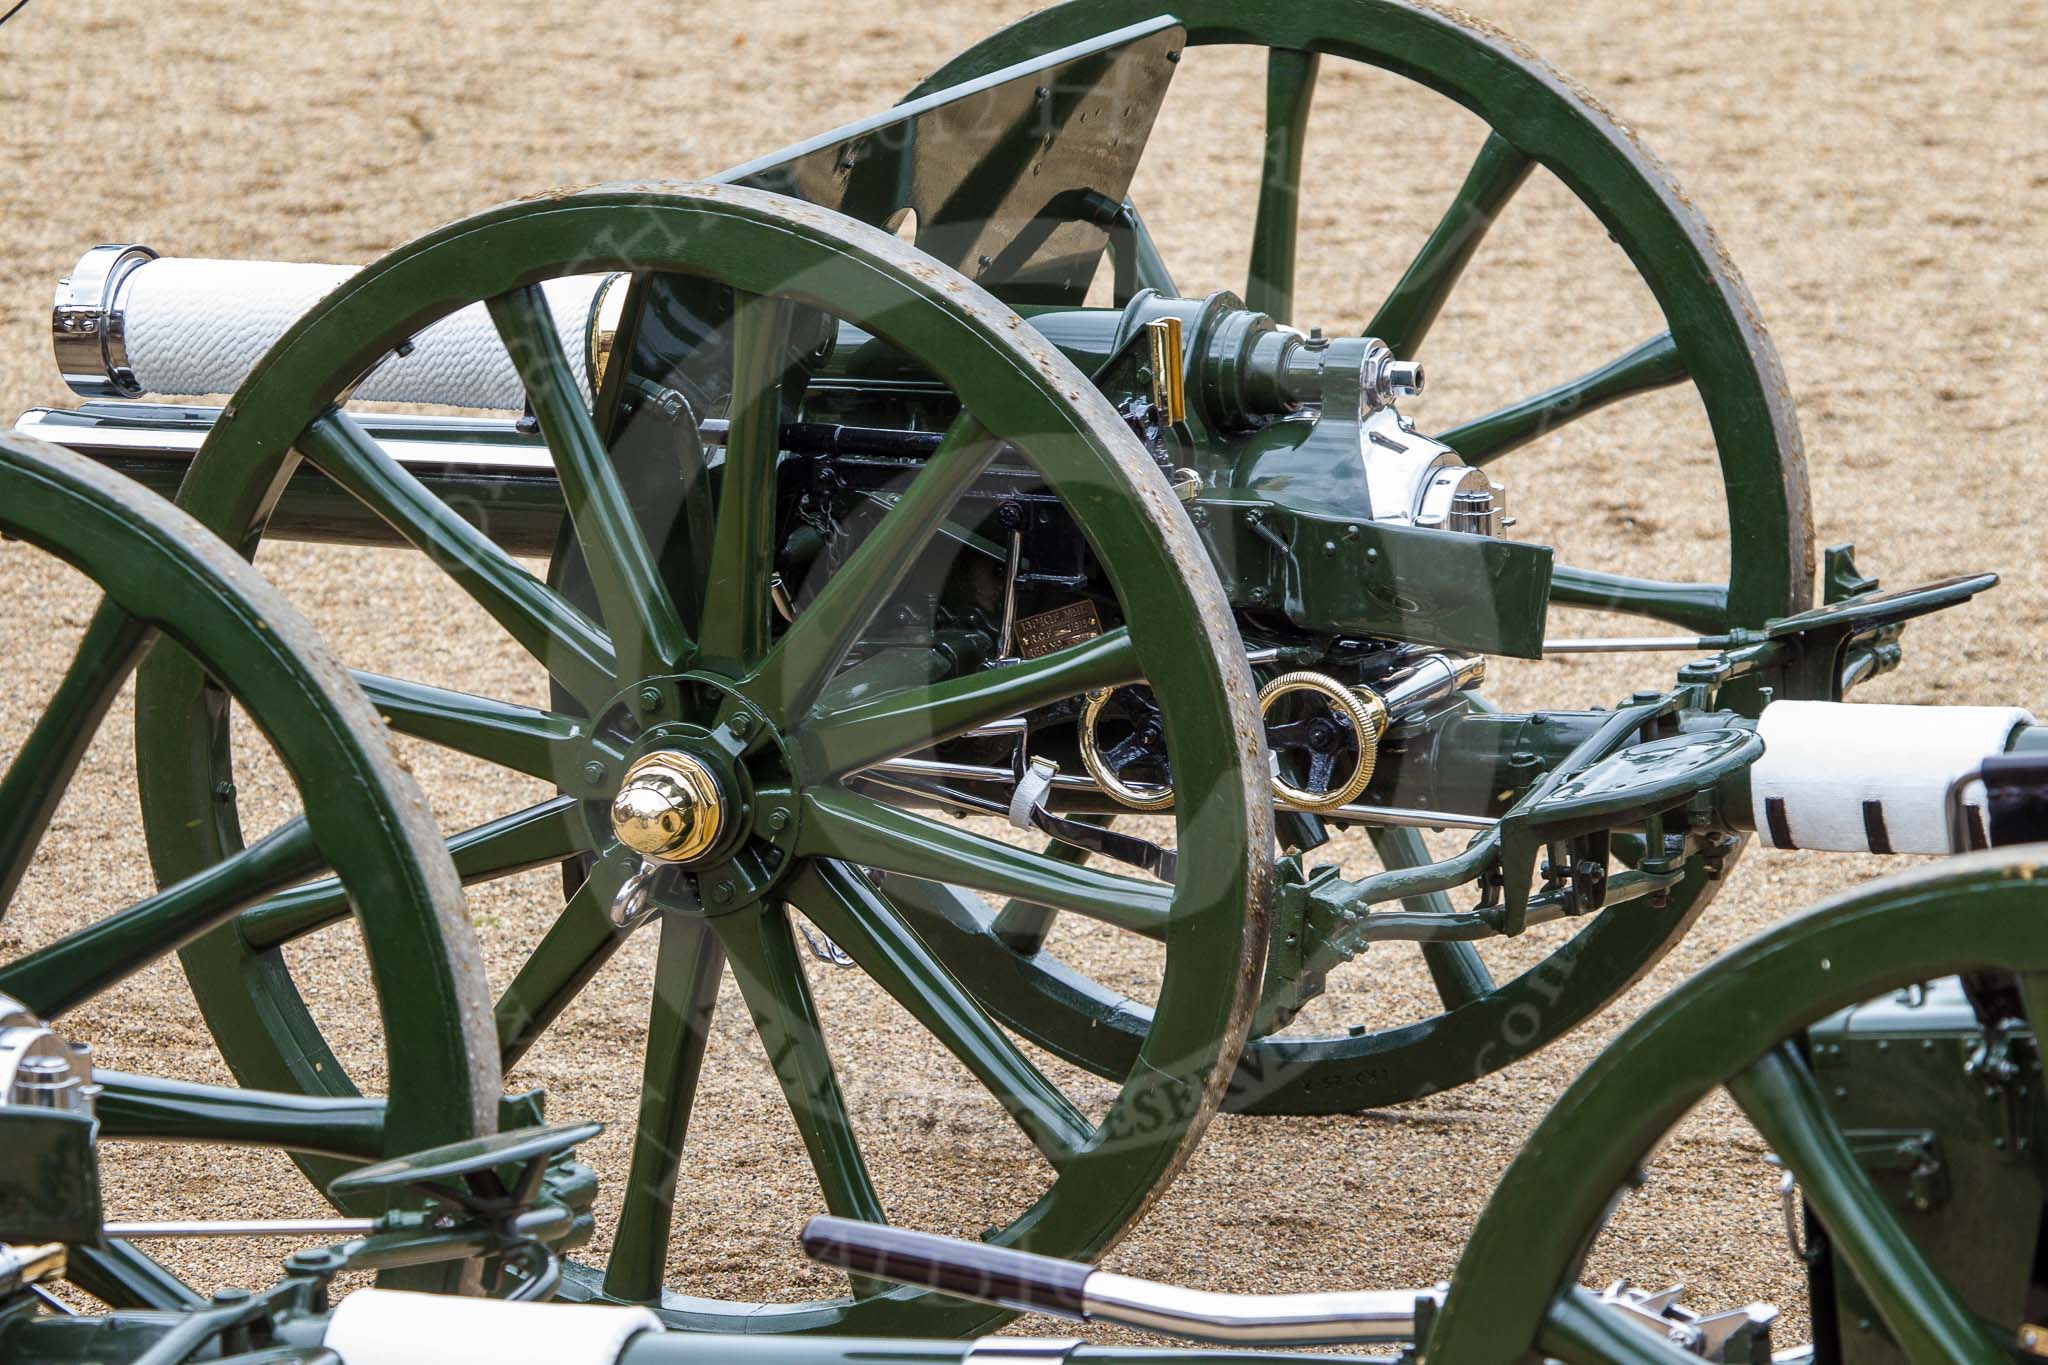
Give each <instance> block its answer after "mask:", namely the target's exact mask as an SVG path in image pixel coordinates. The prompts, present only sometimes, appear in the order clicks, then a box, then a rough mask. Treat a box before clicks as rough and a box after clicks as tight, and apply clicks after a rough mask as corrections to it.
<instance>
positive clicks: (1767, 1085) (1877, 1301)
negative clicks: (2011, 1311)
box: [1728, 1043, 2012, 1365]
mask: <svg viewBox="0 0 2048 1365" xmlns="http://www.w3.org/2000/svg"><path fill="white" fill-rule="evenodd" d="M1728 1093H1729V1094H1730V1095H1732V1096H1734V1097H1735V1102H1736V1103H1737V1104H1739V1105H1741V1106H1742V1111H1743V1113H1744V1114H1746V1115H1748V1116H1749V1121H1750V1122H1751V1123H1753V1124H1754V1125H1756V1130H1757V1132H1758V1133H1760V1134H1761V1135H1762V1136H1763V1139H1764V1141H1765V1142H1768V1143H1769V1144H1770V1145H1771V1150H1772V1151H1774V1152H1776V1153H1777V1154H1778V1157H1779V1158H1780V1159H1781V1160H1782V1161H1783V1162H1784V1163H1785V1165H1786V1166H1787V1167H1788V1168H1789V1169H1790V1170H1791V1172H1792V1174H1793V1175H1794V1176H1796V1177H1798V1180H1799V1189H1800V1193H1801V1194H1802V1195H1803V1196H1804V1197H1805V1199H1806V1202H1807V1205H1808V1206H1809V1207H1810V1208H1812V1209H1813V1211H1814V1213H1815V1214H1816V1216H1818V1217H1819V1219H1820V1221H1821V1222H1822V1223H1823V1224H1824V1225H1826V1227H1827V1230H1828V1241H1829V1244H1830V1245H1831V1246H1833V1248H1834V1249H1835V1250H1836V1251H1837V1252H1839V1253H1840V1254H1841V1256H1842V1259H1843V1260H1844V1261H1846V1262H1847V1263H1848V1266H1849V1268H1850V1269H1851V1270H1852V1271H1854V1272H1855V1275H1856V1280H1857V1283H1859V1284H1860V1285H1862V1286H1863V1289H1864V1291H1865V1292H1866V1293H1867V1294H1869V1296H1870V1300H1871V1303H1872V1305H1873V1306H1874V1307H1876V1309H1877V1311H1878V1313H1879V1315H1880V1316H1882V1317H1883V1318H1884V1322H1885V1326H1886V1327H1888V1328H1890V1329H1891V1333H1892V1336H1893V1338H1894V1339H1895V1340H1896V1341H1897V1342H1898V1343H1899V1346H1900V1348H1901V1350H1902V1351H1903V1352H1904V1354H1905V1356H1906V1358H1907V1359H1909V1360H1941V1361H1955V1362H1975V1363H1976V1365H1993V1362H2004V1361H2010V1360H2011V1359H2012V1353H2011V1350H2010V1349H2009V1348H2005V1347H2000V1346H1999V1345H1998V1344H1997V1343H1996V1342H1994V1341H1993V1340H1991V1339H1990V1337H1989V1335H1988V1334H1987V1333H1986V1331H1985V1329H1984V1327H1983V1325H1982V1324H1981V1323H1980V1322H1979V1320H1978V1318H1977V1316H1976V1315H1975V1314H1974V1313H1972V1312H1971V1311H1970V1308H1969V1306H1968V1305H1967V1304H1965V1303H1964V1302H1963V1301H1962V1299H1961V1298H1960V1297H1959V1296H1958V1295H1957V1294H1956V1292H1955V1291H1954V1290H1953V1289H1951V1288H1950V1287H1949V1285H1948V1282H1947V1281H1946V1280H1944V1279H1943V1278H1942V1277H1941V1276H1940V1275H1938V1274H1937V1273H1935V1270H1934V1267H1932V1266H1931V1265H1929V1264H1928V1263H1927V1258H1926V1257H1925V1256H1923V1255H1922V1254H1921V1252H1920V1249H1919V1247H1917V1246H1915V1245H1914V1243H1913V1239H1912V1238H1911V1237H1910V1236H1909V1235H1907V1233H1906V1230H1905V1229H1904V1228H1903V1227H1901V1226H1899V1220H1898V1218H1897V1217H1896V1216H1895V1215H1894V1214H1893V1213H1892V1211H1891V1209H1890V1208H1889V1207H1887V1206H1886V1204H1885V1202H1884V1199H1883V1197H1882V1196H1880V1195H1879V1194H1878V1192H1877V1190H1876V1189H1875V1187H1873V1186H1872V1185H1871V1183H1870V1180H1869V1178H1868V1177H1867V1176H1866V1175H1865V1174H1864V1173H1863V1168H1862V1167H1861V1166H1860V1165H1859V1164H1857V1161H1856V1157H1855V1154H1854V1153H1853V1152H1851V1151H1850V1150H1849V1144H1848V1142H1847V1140H1845V1139H1844V1138H1843V1136H1842V1130H1841V1129H1840V1128H1838V1127H1837V1126H1836V1125H1835V1121H1834V1119H1833V1118H1832V1117H1831V1116H1830V1115H1829V1114H1828V1110H1827V1101H1826V1100H1824V1099H1823V1098H1822V1097H1821V1093H1820V1087H1819V1086H1817V1085H1815V1084H1814V1080H1813V1073H1812V1072H1810V1071H1809V1070H1807V1066H1806V1061H1805V1059H1804V1058H1802V1057H1801V1056H1800V1055H1799V1051H1798V1049H1797V1048H1796V1047H1794V1046H1793V1045H1792V1044H1789V1043H1780V1044H1779V1045H1778V1046H1777V1047H1776V1048H1774V1049H1772V1050H1771V1051H1770V1052H1767V1053H1765V1054H1764V1056H1763V1058H1762V1059H1761V1060H1760V1061H1758V1062H1757V1063H1756V1065H1754V1066H1752V1067H1751V1068H1750V1069H1749V1070H1747V1071H1745V1072H1743V1073H1742V1074H1741V1075H1740V1076H1737V1077H1735V1078H1734V1079H1733V1080H1731V1081H1729V1082H1728Z"/></svg>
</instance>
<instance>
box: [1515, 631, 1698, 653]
mask: <svg viewBox="0 0 2048 1365" xmlns="http://www.w3.org/2000/svg"><path fill="white" fill-rule="evenodd" d="M1732 643H1733V641H1731V640H1730V639H1729V638H1728V637H1727V636H1725V635H1595V636H1591V637H1588V638H1585V639H1569V640H1545V641H1544V642H1543V652H1544V653H1545V654H1626V653H1631V652H1638V651H1643V650H1654V649H1669V650H1714V649H1726V648H1728V646H1729V645H1730V644H1732Z"/></svg>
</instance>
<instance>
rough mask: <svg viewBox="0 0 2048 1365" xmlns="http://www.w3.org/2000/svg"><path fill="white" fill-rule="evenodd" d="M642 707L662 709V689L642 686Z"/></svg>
mask: <svg viewBox="0 0 2048 1365" xmlns="http://www.w3.org/2000/svg"><path fill="white" fill-rule="evenodd" d="M640 709H641V710H642V711H659V710H660V709H661V689H660V688H658V687H643V688H641V689H640Z"/></svg>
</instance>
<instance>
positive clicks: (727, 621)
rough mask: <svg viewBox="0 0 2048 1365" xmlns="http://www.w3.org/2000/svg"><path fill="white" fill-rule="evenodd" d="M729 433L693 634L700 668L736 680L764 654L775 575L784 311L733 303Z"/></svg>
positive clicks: (764, 301) (776, 304) (743, 300)
mask: <svg viewBox="0 0 2048 1365" xmlns="http://www.w3.org/2000/svg"><path fill="white" fill-rule="evenodd" d="M732 327H733V343H732V344H733V372H732V408H731V414H730V416H731V425H730V426H729V427H728V429H727V431H726V436H725V465H724V469H723V471H722V473H721V474H720V476H719V493H718V522H717V528H716V530H715V531H714V532H713V534H712V541H711V562H710V567H709V570H708V573H707V576H706V582H705V586H704V618H703V620H702V621H701V622H700V623H699V624H698V627H697V641H698V649H699V652H700V656H701V659H702V662H704V663H705V664H709V665H722V666H724V667H725V668H727V669H728V670H729V671H732V672H741V671H744V670H746V669H748V668H750V667H751V666H752V665H754V664H755V663H757V662H758V661H759V660H760V659H761V657H762V656H763V655H764V654H766V653H767V651H768V616H769V592H768V583H769V579H770V578H771V577H772V576H773V575H774V572H775V471H776V464H777V461H778V460H779V458H780V456H781V454H782V380H783V373H784V369H785V367H786V365H787V362H788V350H789V328H790V306H789V305H788V304H786V303H784V302H782V301H780V300H777V299H768V298H760V297H758V296H754V295H749V294H739V293H736V294H735V295H734V297H733V324H732Z"/></svg>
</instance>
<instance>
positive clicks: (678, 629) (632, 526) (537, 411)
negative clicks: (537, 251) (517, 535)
mask: <svg viewBox="0 0 2048 1365" xmlns="http://www.w3.org/2000/svg"><path fill="white" fill-rule="evenodd" d="M490 310H491V321H492V322H494V323H496V324H497V327H498V335H499V337H501V338H502V339H503V340H504V342H505V350H506V352H507V353H508V354H510V355H511V357H512V364H513V367H514V368H515V369H517V370H518V371H519V381H520V383H521V384H523V385H525V387H526V397H527V401H528V402H529V403H531V404H532V405H533V414H534V416H535V417H536V418H538V419H539V421H540V429H541V434H542V435H543V436H544V437H546V438H547V443H548V450H549V451H550V452H551V453H552V454H553V455H554V457H555V473H556V475H557V477H558V478H559V479H560V480H561V484H562V498H563V501H564V502H565V503H567V504H568V508H569V520H570V521H571V522H573V523H574V524H575V527H576V540H577V544H578V545H579V546H580V547H581V549H582V551H583V563H584V566H585V568H586V569H587V570H588V572H589V574H590V580H591V584H592V586H593V587H594V589H595V591H596V594H597V602H598V607H599V611H600V614H601V615H602V616H603V617H604V623H605V627H606V628H607V629H608V630H609V631H610V632H611V636H612V646H613V649H614V651H615V652H616V653H617V655H618V658H619V666H620V669H621V676H622V677H627V678H640V677H646V676H648V675H649V674H653V673H662V672H667V671H669V670H671V669H673V668H675V667H677V666H678V665H680V664H681V662H682V660H683V658H684V656H685V654H686V653H687V652H688V650H689V645H690V641H689V637H688V635H687V634H686V632H685V631H684V629H683V623H682V621H681V619H680V618H678V617H677V615H676V610H675V604H674V602H673V601H672V600H671V599H670V597H669V594H668V590H667V588H665V587H664V586H663V585H662V581H661V573H660V570H659V569H658V568H657V567H656V565H655V561H654V554H653V552H652V551H651V550H649V549H648V547H647V537H646V536H645V535H643V534H642V533H641V529H640V523H639V521H638V520H637V519H636V518H635V517H634V515H633V508H632V506H631V504H629V503H628V502H627V501H626V494H625V490H624V489H623V488H622V487H621V486H620V483H619V474H618V471H617V470H616V469H614V468H613V467H612V460H611V453H610V452H609V451H607V450H606V449H605V447H604V442H603V441H602V440H601V439H600V438H599V436H598V434H597V424H596V423H595V422H593V421H592V420H591V416H590V409H589V408H588V407H586V406H585V405H584V402H583V393H582V390H581V388H580V387H579V386H578V385H577V383H576V378H575V375H574V374H573V373H572V372H571V370H570V369H569V358H568V357H567V356H566V355H564V354H563V352H562V341H561V338H560V337H559V336H558V335H557V334H556V332H555V320H554V314H553V313H552V312H550V311H549V309H548V303H547V299H546V297H545V296H544V295H543V294H542V293H541V289H540V286H539V285H528V286H527V287H526V288H524V289H515V290H513V291H512V292H511V293H509V294H501V295H499V296H498V297H497V298H494V299H492V300H491V301H490Z"/></svg>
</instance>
